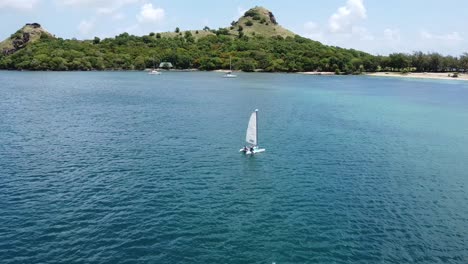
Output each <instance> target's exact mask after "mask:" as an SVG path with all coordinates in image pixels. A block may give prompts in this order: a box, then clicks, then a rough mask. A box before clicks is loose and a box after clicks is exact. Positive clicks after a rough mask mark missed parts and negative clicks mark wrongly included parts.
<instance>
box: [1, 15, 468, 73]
mask: <svg viewBox="0 0 468 264" xmlns="http://www.w3.org/2000/svg"><path fill="white" fill-rule="evenodd" d="M25 36H26V37H25ZM0 49H1V50H2V51H3V52H2V53H1V54H0V69H9V70H57V71H63V70H143V69H145V68H151V67H152V66H153V63H154V61H155V62H156V63H157V64H159V62H163V61H164V62H171V63H172V65H174V67H175V68H176V69H189V68H195V69H200V70H214V69H229V58H232V67H233V69H236V70H243V71H254V70H256V69H262V70H264V71H270V72H300V71H332V72H336V73H344V74H352V73H360V72H363V71H379V70H390V71H463V69H468V54H464V55H462V56H460V57H459V58H456V57H451V56H445V57H444V56H441V55H440V54H437V53H431V54H423V53H421V52H415V53H413V54H402V53H396V54H391V55H389V56H373V55H370V54H368V53H365V52H361V51H357V50H353V49H343V48H339V47H333V46H326V45H323V44H321V43H320V42H317V41H313V40H310V39H307V38H303V37H300V36H298V35H294V33H292V32H290V31H288V30H286V29H284V28H282V27H281V26H279V25H278V23H277V21H276V18H275V17H274V15H273V14H272V13H271V12H270V11H268V10H266V9H264V8H261V7H256V8H253V9H250V10H249V11H247V12H246V13H245V15H244V16H243V17H241V18H240V19H239V20H238V21H236V22H233V23H232V24H231V26H230V27H228V28H219V29H217V30H212V29H209V28H208V27H205V28H204V29H202V30H191V31H182V30H180V29H179V28H176V29H175V30H174V31H173V32H166V33H150V34H149V35H145V36H141V37H139V36H133V35H129V34H128V33H122V34H120V35H118V36H116V37H114V38H106V39H103V40H101V39H99V38H97V37H96V38H94V39H93V40H86V41H78V40H65V39H61V38H54V37H53V36H52V35H51V34H50V33H48V32H47V31H45V30H43V29H42V28H41V27H40V25H38V24H28V25H26V26H25V27H23V29H21V30H19V31H18V32H16V33H15V34H13V35H12V37H11V38H9V39H7V40H6V41H4V42H2V43H1V44H0Z"/></svg>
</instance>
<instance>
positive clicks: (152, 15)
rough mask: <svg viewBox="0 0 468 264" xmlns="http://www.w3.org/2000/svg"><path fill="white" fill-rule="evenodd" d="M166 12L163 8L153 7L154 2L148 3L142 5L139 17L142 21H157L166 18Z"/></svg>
mask: <svg viewBox="0 0 468 264" xmlns="http://www.w3.org/2000/svg"><path fill="white" fill-rule="evenodd" d="M164 16H165V12H164V9H162V8H159V7H158V8H153V4H151V3H147V4H144V5H143V6H142V7H141V10H140V14H138V15H137V19H138V21H139V22H140V23H151V22H153V23H155V22H160V21H162V20H163V19H164Z"/></svg>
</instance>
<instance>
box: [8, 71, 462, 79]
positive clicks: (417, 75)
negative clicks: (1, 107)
mask: <svg viewBox="0 0 468 264" xmlns="http://www.w3.org/2000/svg"><path fill="white" fill-rule="evenodd" d="M150 70H151V69H150V68H148V69H144V70H121V69H119V70H117V69H106V70H89V71H70V70H65V71H51V70H43V71H31V70H4V69H2V70H0V72H148V71H150ZM158 70H159V71H162V72H165V71H169V72H217V73H227V72H229V70H225V69H217V70H211V71H203V70H199V69H194V68H191V69H169V70H166V69H158ZM231 72H235V73H242V72H243V71H239V70H232V71H231ZM258 72H261V73H262V72H264V71H261V70H255V71H253V72H252V73H258ZM265 73H285V74H302V75H314V76H335V75H336V74H335V73H334V72H318V71H312V72H265ZM449 74H450V75H452V74H453V72H445V73H443V72H410V73H406V74H403V73H400V72H363V73H362V74H360V75H361V76H370V77H391V78H410V79H432V80H454V81H468V73H458V77H455V78H454V77H449V76H448V75H449ZM336 76H359V75H336Z"/></svg>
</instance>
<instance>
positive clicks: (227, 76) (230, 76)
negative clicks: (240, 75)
mask: <svg viewBox="0 0 468 264" xmlns="http://www.w3.org/2000/svg"><path fill="white" fill-rule="evenodd" d="M236 77H237V75H235V74H232V69H231V57H229V71H228V72H226V74H224V75H223V78H236Z"/></svg>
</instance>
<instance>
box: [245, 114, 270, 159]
mask: <svg viewBox="0 0 468 264" xmlns="http://www.w3.org/2000/svg"><path fill="white" fill-rule="evenodd" d="M257 124H258V109H255V111H254V112H253V113H252V114H251V115H250V119H249V125H248V126H247V133H246V135H245V141H246V142H247V143H248V144H249V145H250V146H245V147H243V148H241V149H240V150H239V152H243V153H245V154H247V155H252V154H256V153H260V152H264V151H265V149H264V148H260V147H259V146H258V127H257Z"/></svg>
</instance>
